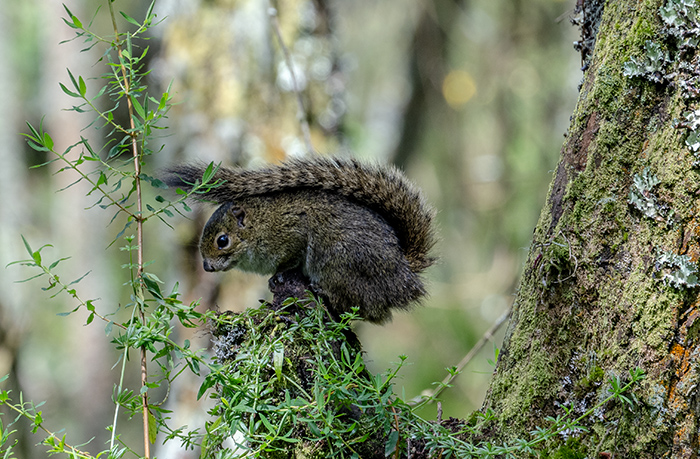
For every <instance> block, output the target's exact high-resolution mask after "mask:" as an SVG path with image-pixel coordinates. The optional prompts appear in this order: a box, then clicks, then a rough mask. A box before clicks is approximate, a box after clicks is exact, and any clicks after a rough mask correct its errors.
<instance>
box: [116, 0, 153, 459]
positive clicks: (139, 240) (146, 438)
mask: <svg viewBox="0 0 700 459" xmlns="http://www.w3.org/2000/svg"><path fill="white" fill-rule="evenodd" d="M107 3H108V4H109V12H110V15H111V17H112V26H113V27H114V39H115V46H116V48H117V54H118V55H119V64H120V68H121V72H122V78H123V81H124V86H123V89H124V96H125V97H126V105H127V109H128V111H129V127H130V136H131V150H132V156H133V158H134V187H135V188H136V214H135V215H134V220H136V244H137V247H138V248H137V250H136V253H137V271H136V278H137V280H138V284H136V285H135V286H134V288H136V289H137V290H138V291H137V292H136V293H137V297H140V298H143V287H142V285H143V284H142V276H143V208H142V202H141V198H142V196H141V155H140V154H139V148H138V133H137V131H136V124H135V123H134V105H133V102H132V97H133V96H132V94H131V85H130V81H129V77H128V75H127V72H126V67H125V65H124V64H123V62H124V54H123V52H122V45H121V42H120V40H119V29H118V27H117V21H116V17H115V16H114V8H113V7H112V0H107ZM139 293H140V294H139ZM139 318H140V319H141V323H142V324H143V323H145V316H144V312H143V310H142V309H141V308H139ZM147 362H148V356H147V355H146V347H145V346H142V347H141V388H142V389H143V388H144V387H146V386H147V384H148V367H147ZM141 405H142V409H143V448H144V453H143V454H144V457H145V458H146V459H150V457H151V442H150V435H149V428H148V424H149V419H148V414H149V411H148V392H147V391H143V394H142V396H141Z"/></svg>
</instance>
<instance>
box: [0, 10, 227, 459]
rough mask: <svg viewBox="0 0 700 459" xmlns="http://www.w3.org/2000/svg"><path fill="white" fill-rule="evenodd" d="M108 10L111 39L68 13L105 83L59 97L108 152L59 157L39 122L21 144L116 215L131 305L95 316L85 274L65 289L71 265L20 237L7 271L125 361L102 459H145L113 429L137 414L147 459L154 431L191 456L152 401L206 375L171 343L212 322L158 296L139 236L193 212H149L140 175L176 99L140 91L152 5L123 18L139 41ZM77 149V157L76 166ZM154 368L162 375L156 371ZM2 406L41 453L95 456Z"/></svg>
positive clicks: (198, 357) (67, 89)
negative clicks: (101, 332)
mask: <svg viewBox="0 0 700 459" xmlns="http://www.w3.org/2000/svg"><path fill="white" fill-rule="evenodd" d="M108 4H109V10H108V11H109V15H110V16H111V19H112V23H113V24H114V30H115V34H114V36H112V37H102V36H98V35H96V34H94V33H93V32H92V31H91V29H90V27H91V24H92V21H90V23H89V24H88V25H84V24H85V23H84V21H81V20H80V19H79V18H78V17H77V16H75V15H74V14H73V13H72V12H71V11H70V10H69V9H68V8H67V7H64V8H65V11H66V13H67V18H64V22H65V23H66V24H67V25H68V26H69V27H70V28H72V29H74V30H75V37H74V39H82V40H84V42H85V43H86V44H87V45H88V46H87V48H85V50H84V51H88V50H92V49H93V48H95V47H96V46H98V45H100V46H103V47H104V48H105V50H104V52H103V53H102V54H101V56H100V57H99V59H98V62H100V63H103V64H104V65H105V67H106V69H107V71H106V73H104V74H103V75H102V78H101V85H99V87H98V88H93V87H92V84H91V83H92V82H91V81H90V80H88V79H86V78H84V77H83V76H81V75H76V74H74V72H72V71H71V70H68V79H69V82H68V83H67V84H63V83H60V87H61V90H62V91H63V92H64V93H65V94H66V95H68V96H70V97H71V98H73V99H75V105H73V106H72V107H71V108H69V109H68V110H69V111H72V112H75V113H77V114H83V115H91V116H92V120H91V121H90V122H89V123H88V124H87V126H86V127H85V129H88V128H94V129H97V130H99V131H100V133H101V134H103V136H104V139H103V145H102V146H101V147H95V146H94V145H93V144H92V143H91V142H90V141H88V139H87V138H86V137H83V136H80V137H79V140H77V141H76V142H75V143H74V144H72V145H70V146H69V147H67V148H66V149H64V150H57V149H56V144H55V143H54V141H53V138H52V137H51V135H50V134H49V133H48V132H46V131H45V130H44V127H43V123H40V124H39V126H38V127H35V126H33V125H31V124H28V130H29V132H28V133H26V134H24V136H25V137H26V140H27V142H28V144H29V146H30V147H31V148H33V149H34V150H36V151H39V152H45V153H47V154H49V156H50V158H51V159H49V160H48V161H47V162H46V163H44V164H41V165H39V166H37V167H40V166H45V165H47V164H50V163H55V162H57V163H59V164H60V168H59V169H58V173H68V174H72V175H73V177H75V178H76V179H75V180H74V181H73V182H72V183H71V184H70V185H68V187H71V186H73V185H76V184H79V183H83V184H85V183H87V185H88V191H87V193H86V194H87V195H88V196H95V202H94V204H93V205H92V206H91V207H95V206H99V207H100V208H101V209H103V210H106V211H111V212H114V214H113V216H112V219H111V223H118V224H120V225H122V226H121V229H120V230H119V232H118V233H117V235H116V237H115V238H114V240H112V241H111V242H109V241H106V242H105V244H106V245H108V246H111V245H113V244H114V243H115V242H116V241H124V245H123V246H121V247H120V248H119V249H120V250H121V251H123V252H125V253H126V254H127V256H128V262H127V263H125V264H124V265H123V266H122V268H123V269H125V271H124V280H125V281H124V280H122V281H120V284H122V285H124V286H125V287H126V288H127V289H128V291H129V294H128V297H129V298H130V299H131V301H130V302H129V303H127V304H126V305H123V306H119V305H116V304H115V306H113V308H114V309H113V310H109V309H108V308H109V306H107V307H104V306H103V307H98V303H99V302H98V300H97V299H85V298H84V297H83V296H82V295H81V294H80V293H79V287H78V284H79V283H80V282H81V281H82V280H83V279H84V278H85V277H86V276H87V275H88V274H89V272H88V273H86V274H84V275H83V276H81V277H79V278H77V279H73V280H71V281H68V282H65V281H64V280H63V279H62V277H61V275H60V273H59V272H58V270H59V268H60V267H59V265H60V264H61V263H63V262H66V261H67V260H69V259H70V257H57V258H55V259H52V260H50V261H47V255H46V253H47V252H48V250H49V249H51V248H53V247H52V246H51V245H49V244H46V245H43V246H41V247H40V248H38V249H34V248H32V246H31V244H30V243H29V242H28V241H27V240H26V239H25V238H24V237H22V240H23V242H24V246H25V248H26V251H27V253H28V255H29V258H27V259H24V260H20V261H16V262H13V263H10V265H23V266H28V267H30V268H33V269H35V270H38V271H39V273H38V274H36V275H33V276H30V277H29V278H27V279H24V280H23V281H21V282H26V281H29V280H34V279H38V278H44V279H48V283H47V286H45V287H42V290H45V291H50V292H51V298H54V297H56V296H57V295H59V294H61V293H66V294H67V295H68V296H69V297H70V300H71V301H72V302H73V303H74V304H75V307H74V308H73V309H72V310H70V311H68V312H64V313H61V314H59V315H60V316H67V315H70V314H72V313H75V312H77V311H80V310H83V311H84V312H85V313H86V317H87V318H86V324H91V323H93V321H94V320H95V319H99V320H100V321H102V322H103V323H104V325H105V331H106V333H107V335H112V344H113V345H114V347H115V348H116V349H117V350H119V351H120V353H121V354H120V361H121V372H120V377H119V382H118V383H117V384H115V387H114V392H113V397H112V401H113V403H114V410H115V414H114V421H113V423H112V425H110V426H108V428H107V430H109V431H110V432H111V438H110V440H109V442H107V443H108V445H109V446H108V448H107V449H106V450H104V451H102V452H101V453H99V454H97V456H96V457H101V456H109V457H110V458H117V457H122V456H124V455H125V454H126V453H127V452H128V453H131V454H133V455H135V456H140V455H139V454H137V453H136V452H134V447H132V446H129V445H124V444H121V440H120V438H119V434H118V432H119V428H118V427H119V426H118V425H117V419H118V413H119V411H120V410H125V411H126V412H127V414H128V415H129V417H133V416H136V415H140V416H141V417H142V419H143V423H144V430H145V431H147V432H148V435H147V437H148V438H146V439H145V440H144V449H145V451H146V457H149V456H150V455H149V453H148V451H149V449H150V443H153V442H154V441H155V439H156V434H157V432H162V433H165V434H166V436H167V439H174V438H179V439H180V440H181V442H182V443H183V445H184V446H185V447H189V448H192V447H193V446H194V440H193V438H194V437H196V432H188V431H186V429H184V428H181V427H178V428H172V427H170V426H169V419H170V418H169V413H168V412H167V411H166V410H165V409H164V408H163V407H162V403H151V402H150V400H149V391H151V390H153V389H155V388H157V387H160V386H161V385H170V384H171V383H172V381H173V380H174V379H175V378H176V377H177V376H178V375H180V374H181V373H182V372H183V371H185V370H189V371H191V372H192V373H194V374H195V375H199V374H200V372H201V369H202V367H203V366H207V365H208V362H207V361H206V360H205V359H204V358H203V356H202V355H203V352H204V350H193V349H191V348H190V343H189V342H188V341H187V340H184V342H176V341H175V340H174V339H173V330H174V327H175V324H176V323H179V324H180V325H182V326H184V327H196V326H201V325H203V324H204V323H206V320H207V318H208V317H209V315H208V314H202V313H199V312H197V311H196V310H195V308H196V307H197V303H196V302H195V303H192V304H189V305H187V304H183V303H182V301H181V300H180V299H179V296H180V295H179V292H178V284H177V283H175V284H174V286H173V287H172V288H171V289H169V292H168V291H164V290H163V287H162V286H163V285H164V283H163V282H162V281H161V280H160V279H159V278H158V276H157V275H156V274H155V273H152V272H147V271H146V270H145V267H146V266H147V265H148V264H149V263H147V262H146V261H145V260H144V256H143V254H144V246H145V244H146V243H147V241H144V237H143V226H144V224H146V223H149V224H150V222H151V221H161V222H164V219H163V218H164V217H171V216H173V215H175V213H180V211H181V210H185V211H187V210H189V208H188V207H187V205H186V204H185V202H184V201H185V199H187V198H188V196H189V195H188V194H187V193H184V192H181V191H180V190H178V191H179V192H178V199H177V200H175V201H172V202H171V201H169V200H167V199H165V198H163V197H162V196H160V195H158V196H156V197H155V198H154V201H153V202H152V203H149V202H146V201H145V199H144V194H143V186H144V185H150V186H151V187H153V188H155V189H156V191H157V190H158V189H161V188H165V186H164V185H163V183H162V182H161V181H160V180H158V179H157V178H154V177H150V176H148V175H147V174H145V173H143V171H142V167H143V166H144V164H145V162H146V160H147V158H148V157H150V156H151V155H152V154H154V153H157V151H154V150H152V149H151V146H150V145H151V142H152V140H153V137H154V134H155V132H156V131H157V130H161V129H163V127H162V126H161V125H160V124H159V123H161V122H162V121H163V120H164V119H165V118H166V116H167V113H168V110H169V109H170V105H171V96H170V94H169V89H168V91H166V92H164V93H163V94H161V95H160V96H159V97H152V96H150V95H148V92H147V88H146V86H145V84H144V76H145V75H146V74H147V71H145V69H144V65H143V62H144V57H145V56H146V54H147V52H148V47H142V45H141V43H145V42H146V40H147V36H146V35H145V34H146V32H147V31H148V29H149V28H150V27H151V26H153V25H154V24H155V19H156V16H155V14H154V13H153V3H152V4H151V5H150V7H149V8H148V10H147V12H146V16H145V19H144V20H143V22H139V21H137V20H135V19H134V18H132V17H130V16H128V15H127V14H125V13H123V12H121V13H120V16H121V18H123V20H124V21H126V23H127V27H130V28H133V27H135V31H133V32H119V31H118V29H117V27H118V21H117V16H116V15H115V12H114V10H113V2H111V1H110V2H108ZM137 43H138V44H137ZM98 107H109V108H107V109H100V108H98ZM120 107H121V110H123V109H126V113H127V114H128V117H127V121H126V122H125V123H124V124H120V123H119V122H118V121H117V117H116V116H115V113H116V111H117V110H118V109H120ZM120 119H121V117H120ZM74 150H79V152H78V154H77V157H76V155H75V153H76V152H75V151H74ZM214 170H215V169H214V166H213V165H210V166H209V168H208V169H207V173H206V174H205V176H204V177H203V179H202V181H201V183H196V184H195V186H194V190H193V191H192V192H193V193H198V192H201V191H202V190H207V189H210V188H211V187H213V186H216V185H217V184H216V183H212V182H211V179H212V176H213V172H214ZM68 187H66V188H68ZM64 189H65V188H64ZM166 224H167V223H166ZM105 309H106V310H105ZM100 310H102V312H100ZM134 352H136V353H138V354H139V355H140V361H141V362H142V364H141V365H142V370H141V372H142V375H143V376H142V378H141V386H140V388H138V389H133V388H129V387H126V386H125V380H126V374H125V373H126V366H125V364H126V361H127V360H128V359H130V358H131V354H132V353H134ZM149 360H150V361H151V362H152V366H151V372H152V373H151V374H150V375H149V374H147V373H146V366H145V365H146V362H147V361H149ZM118 363H119V362H117V364H118ZM153 364H155V368H157V371H155V372H154V371H153ZM115 366H116V364H115ZM0 404H2V405H5V406H6V407H7V408H9V409H10V410H12V411H14V412H15V413H16V414H17V415H18V416H19V417H24V418H27V419H29V420H30V421H31V424H32V426H33V428H32V430H33V432H39V431H41V432H43V433H44V434H45V437H44V440H43V444H44V445H45V446H46V447H47V450H48V452H49V453H50V454H56V453H62V454H65V455H67V456H69V457H84V458H88V457H92V456H91V455H90V454H88V453H85V452H83V451H81V450H79V449H78V447H75V446H72V445H70V444H69V443H67V440H66V436H65V435H64V436H61V437H59V436H58V435H57V434H55V433H54V432H52V431H50V430H48V428H47V427H46V426H45V425H44V420H43V416H42V412H41V411H39V410H38V409H37V408H38V407H39V406H41V404H38V405H35V404H34V403H33V402H27V401H24V400H23V395H22V394H21V393H20V394H18V395H17V396H14V395H13V394H11V393H10V392H9V391H2V392H0ZM11 425H12V423H10V426H11ZM13 432H14V431H13V430H8V428H7V427H5V426H2V428H1V430H0V452H2V453H4V457H8V458H9V457H13V456H12V449H13V447H14V443H12V442H11V441H10V440H9V438H10V437H11V435H12V433H13ZM166 441H167V440H166Z"/></svg>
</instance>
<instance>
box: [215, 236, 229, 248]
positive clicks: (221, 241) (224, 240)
mask: <svg viewBox="0 0 700 459" xmlns="http://www.w3.org/2000/svg"><path fill="white" fill-rule="evenodd" d="M227 245H228V235H226V234H222V235H221V236H219V237H217V238H216V246H217V247H218V248H219V250H221V249H223V248H225V247H226V246H227Z"/></svg>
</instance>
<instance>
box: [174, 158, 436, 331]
mask: <svg viewBox="0 0 700 459" xmlns="http://www.w3.org/2000/svg"><path fill="white" fill-rule="evenodd" d="M205 169H206V166H204V165H195V164H185V165H181V166H176V167H173V168H171V169H169V170H168V171H166V172H165V176H164V179H163V180H164V182H165V183H166V184H167V185H168V186H169V187H178V188H181V189H182V190H184V191H190V190H192V189H193V188H194V186H195V185H196V184H197V183H201V179H202V175H203V173H204V171H205ZM213 181H214V182H215V183H217V184H218V186H214V187H212V188H208V189H207V188H206V187H205V189H204V190H205V191H203V192H202V193H201V195H199V197H198V198H200V199H203V200H207V201H213V202H215V203H217V204H219V205H220V207H219V208H218V209H217V210H216V211H215V212H214V213H213V214H212V216H211V218H209V221H208V222H207V223H206V225H205V227H204V230H203V232H202V237H201V241H200V251H201V254H202V258H203V266H204V270H205V271H209V272H212V271H226V270H229V269H231V268H238V269H240V270H243V271H250V272H255V273H259V274H273V275H274V274H278V273H281V272H284V271H287V270H292V269H301V271H302V273H303V274H304V276H306V277H307V278H308V279H309V280H310V281H311V286H312V289H313V290H314V291H315V293H317V294H320V295H321V296H322V297H323V298H324V299H326V300H327V301H326V306H327V307H328V309H329V311H330V312H331V313H332V314H335V315H336V317H337V316H339V315H340V314H341V313H343V312H350V310H351V308H352V307H353V306H357V307H358V314H359V316H360V317H362V318H364V319H365V320H367V321H370V322H373V323H378V324H381V323H384V322H387V321H388V320H391V316H392V309H408V308H409V307H410V306H411V305H412V304H413V303H416V302H418V301H419V300H420V299H421V298H422V297H424V296H425V295H426V289H425V286H424V283H423V280H422V279H421V277H420V274H421V273H422V272H423V271H424V270H425V269H426V268H428V267H429V266H431V265H432V264H433V263H434V262H435V258H434V257H432V256H431V255H430V253H429V252H430V250H431V248H432V246H433V245H434V243H435V231H434V224H433V219H434V215H435V212H434V211H433V209H432V207H430V206H429V205H428V204H427V202H426V200H425V198H424V197H423V195H422V193H421V192H420V190H419V189H418V188H416V187H415V186H414V185H413V184H412V183H411V182H409V181H408V179H407V178H406V177H405V176H404V175H403V174H402V173H401V172H400V171H399V170H398V169H396V168H395V167H389V166H383V167H382V166H376V165H368V164H363V163H361V162H359V161H357V160H355V159H341V158H332V157H321V156H318V157H312V158H307V159H290V160H287V161H285V162H283V163H281V164H279V165H273V166H268V167H266V168H263V169H258V170H255V169H253V170H251V169H243V168H224V167H219V169H218V170H217V171H216V172H215V174H214V177H213ZM273 279H274V276H273ZM271 281H272V279H271Z"/></svg>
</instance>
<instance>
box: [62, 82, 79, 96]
mask: <svg viewBox="0 0 700 459" xmlns="http://www.w3.org/2000/svg"><path fill="white" fill-rule="evenodd" d="M58 85H59V86H60V87H61V89H62V90H63V92H65V93H66V94H68V95H69V96H71V97H80V94H78V93H75V92H73V91H71V90H70V89H68V88H66V86H65V85H64V84H63V83H58Z"/></svg>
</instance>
